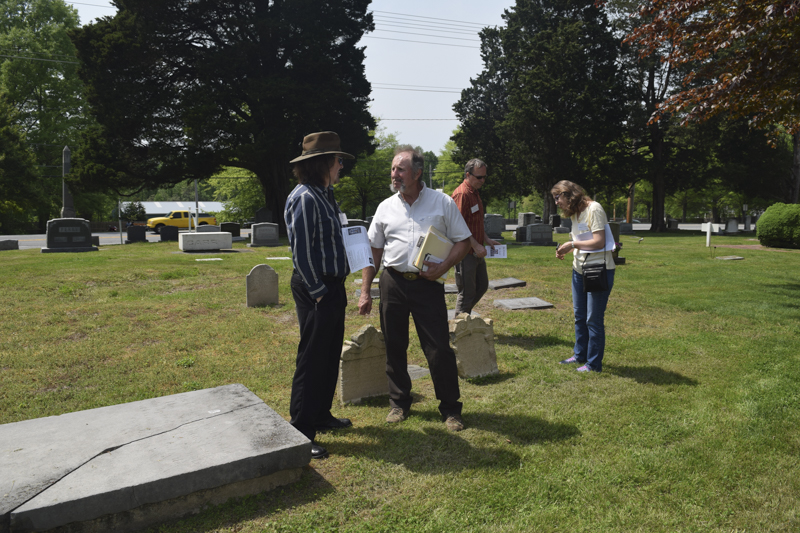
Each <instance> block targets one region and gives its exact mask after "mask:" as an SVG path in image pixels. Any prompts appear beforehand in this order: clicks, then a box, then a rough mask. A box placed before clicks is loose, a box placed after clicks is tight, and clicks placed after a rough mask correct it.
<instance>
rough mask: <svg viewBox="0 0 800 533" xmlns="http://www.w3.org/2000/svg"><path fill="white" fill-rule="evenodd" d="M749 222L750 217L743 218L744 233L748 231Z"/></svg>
mask: <svg viewBox="0 0 800 533" xmlns="http://www.w3.org/2000/svg"><path fill="white" fill-rule="evenodd" d="M751 221H752V219H751V218H750V215H747V216H746V217H744V231H750V224H751V223H752V222H751Z"/></svg>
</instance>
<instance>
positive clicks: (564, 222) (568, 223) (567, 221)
mask: <svg viewBox="0 0 800 533" xmlns="http://www.w3.org/2000/svg"><path fill="white" fill-rule="evenodd" d="M561 227H562V228H567V229H568V230H570V231H572V219H571V218H569V217H566V218H562V219H561Z"/></svg>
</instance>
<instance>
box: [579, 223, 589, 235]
mask: <svg viewBox="0 0 800 533" xmlns="http://www.w3.org/2000/svg"><path fill="white" fill-rule="evenodd" d="M587 231H589V225H588V224H586V223H585V222H581V223H579V224H578V233H586V232H587Z"/></svg>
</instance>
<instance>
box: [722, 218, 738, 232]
mask: <svg viewBox="0 0 800 533" xmlns="http://www.w3.org/2000/svg"><path fill="white" fill-rule="evenodd" d="M736 233H739V220H738V219H736V218H729V219H728V222H727V223H726V224H725V234H726V235H733V234H736Z"/></svg>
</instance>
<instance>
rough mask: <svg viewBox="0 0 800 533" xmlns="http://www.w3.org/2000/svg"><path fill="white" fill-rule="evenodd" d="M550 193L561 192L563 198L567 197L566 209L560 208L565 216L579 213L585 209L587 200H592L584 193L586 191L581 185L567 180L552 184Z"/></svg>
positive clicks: (587, 203)
mask: <svg viewBox="0 0 800 533" xmlns="http://www.w3.org/2000/svg"><path fill="white" fill-rule="evenodd" d="M550 194H552V195H553V196H555V195H557V194H563V195H564V198H566V199H567V207H566V209H562V210H561V212H562V213H564V216H566V217H571V216H572V215H575V214H578V213H580V212H581V211H583V210H584V209H586V207H588V205H589V202H591V201H592V199H591V198H589V195H588V194H586V191H584V190H583V187H581V186H580V185H578V184H577V183H572V182H571V181H567V180H561V181H559V182H558V183H556V184H555V185H553V188H552V189H550Z"/></svg>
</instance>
